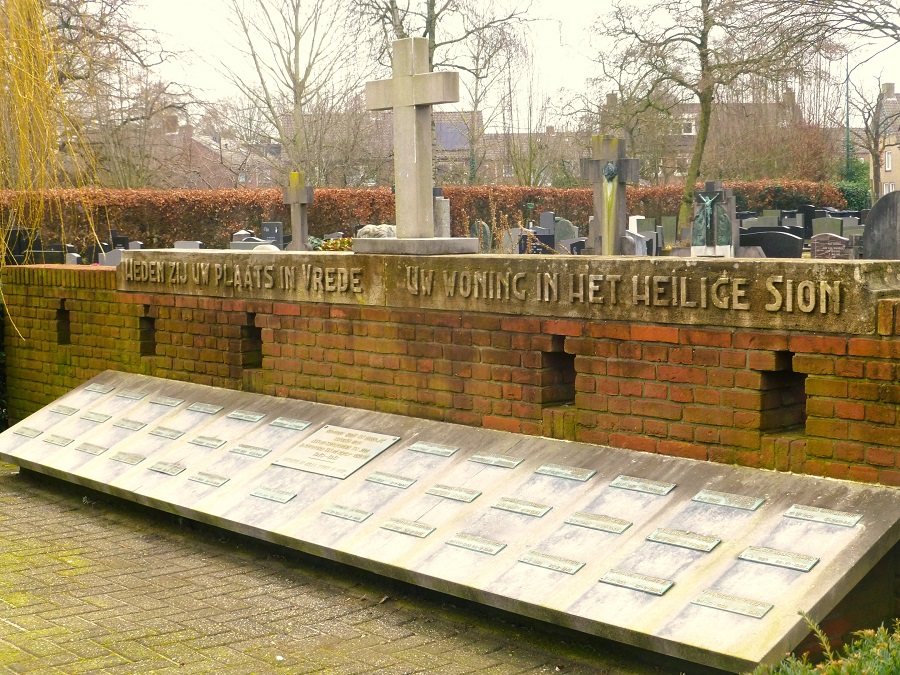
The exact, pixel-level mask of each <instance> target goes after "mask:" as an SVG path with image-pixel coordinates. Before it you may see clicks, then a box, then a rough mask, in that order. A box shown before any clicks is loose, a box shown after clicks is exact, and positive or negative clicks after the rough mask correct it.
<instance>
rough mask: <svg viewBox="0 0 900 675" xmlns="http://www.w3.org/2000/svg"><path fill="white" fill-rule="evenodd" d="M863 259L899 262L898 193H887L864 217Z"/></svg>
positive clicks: (899, 197) (899, 202) (899, 214)
mask: <svg viewBox="0 0 900 675" xmlns="http://www.w3.org/2000/svg"><path fill="white" fill-rule="evenodd" d="M863 258H866V259H868V260H900V191H897V192H888V193H887V194H886V195H885V196H884V197H882V198H881V199H879V200H878V201H877V202H875V206H873V207H872V210H871V211H869V213H868V215H867V216H866V229H865V231H864V232H863Z"/></svg>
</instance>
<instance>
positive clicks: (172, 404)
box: [150, 396, 184, 408]
mask: <svg viewBox="0 0 900 675" xmlns="http://www.w3.org/2000/svg"><path fill="white" fill-rule="evenodd" d="M150 403H153V404H155V405H164V406H166V407H167V408H177V407H178V406H180V405H181V404H182V403H184V399H183V398H171V397H169V396H154V397H153V398H151V399H150Z"/></svg>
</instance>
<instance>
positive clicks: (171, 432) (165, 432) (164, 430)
mask: <svg viewBox="0 0 900 675" xmlns="http://www.w3.org/2000/svg"><path fill="white" fill-rule="evenodd" d="M150 435H151V436H159V437H161V438H168V439H169V440H172V441H174V440H175V439H176V438H181V437H182V436H184V432H183V431H179V430H178V429H169V428H168V427H156V428H155V429H151V430H150Z"/></svg>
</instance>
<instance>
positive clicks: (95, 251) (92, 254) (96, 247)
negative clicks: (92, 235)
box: [81, 241, 112, 265]
mask: <svg viewBox="0 0 900 675" xmlns="http://www.w3.org/2000/svg"><path fill="white" fill-rule="evenodd" d="M111 250H112V247H111V246H110V245H109V243H108V242H105V241H101V242H94V243H92V244H88V246H87V248H85V249H84V251H83V252H82V255H81V257H82V260H83V262H84V264H86V265H99V264H100V254H101V253H108V252H109V251H111Z"/></svg>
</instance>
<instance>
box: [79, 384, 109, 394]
mask: <svg viewBox="0 0 900 675" xmlns="http://www.w3.org/2000/svg"><path fill="white" fill-rule="evenodd" d="M113 389H115V387H111V386H110V385H108V384H100V383H99V382H94V383H93V384H89V385H88V386H86V387H85V388H84V390H85V391H90V392H92V393H94V394H108V393H109V392H111V391H112V390H113Z"/></svg>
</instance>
